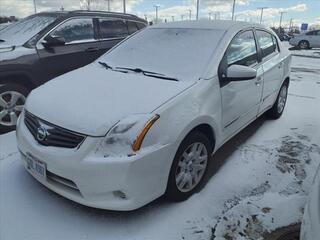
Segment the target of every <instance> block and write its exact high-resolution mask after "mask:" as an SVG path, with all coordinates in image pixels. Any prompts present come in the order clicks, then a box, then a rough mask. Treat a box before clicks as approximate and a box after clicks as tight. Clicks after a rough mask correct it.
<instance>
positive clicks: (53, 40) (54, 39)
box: [42, 35, 66, 48]
mask: <svg viewBox="0 0 320 240" xmlns="http://www.w3.org/2000/svg"><path fill="white" fill-rule="evenodd" d="M65 44H66V40H65V39H64V37H59V36H51V35H48V36H46V37H45V38H44V41H43V42H42V45H43V46H44V47H46V48H50V47H56V46H64V45H65Z"/></svg>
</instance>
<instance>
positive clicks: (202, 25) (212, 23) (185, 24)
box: [152, 20, 265, 30]
mask: <svg viewBox="0 0 320 240" xmlns="http://www.w3.org/2000/svg"><path fill="white" fill-rule="evenodd" d="M246 27H263V28H265V27H264V26H263V25H260V24H255V23H248V22H242V21H232V20H199V21H197V20H193V21H179V22H169V23H160V24H157V25H153V26H152V28H194V29H217V30H228V29H230V28H239V29H240V28H246Z"/></svg>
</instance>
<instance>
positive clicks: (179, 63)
mask: <svg viewBox="0 0 320 240" xmlns="http://www.w3.org/2000/svg"><path fill="white" fill-rule="evenodd" d="M222 35H223V31H222V30H213V29H188V28H149V29H145V30H143V31H141V32H140V33H138V34H136V35H134V36H132V37H131V38H129V39H128V40H126V41H125V42H124V43H122V44H120V45H119V46H118V47H116V48H114V49H113V50H112V51H110V52H109V53H107V54H105V55H104V56H102V57H101V58H100V59H99V60H98V61H103V62H106V63H108V64H109V65H110V66H112V67H113V68H124V67H125V68H132V69H136V68H138V69H143V70H144V71H152V72H156V73H159V74H163V75H165V76H167V77H171V78H177V79H179V81H180V80H182V81H188V80H196V79H198V78H199V77H200V76H201V73H202V72H203V70H204V68H205V67H206V65H207V63H208V61H209V60H210V57H211V56H212V54H213V51H214V49H215V48H216V46H217V45H218V43H219V40H220V39H221V37H222Z"/></svg>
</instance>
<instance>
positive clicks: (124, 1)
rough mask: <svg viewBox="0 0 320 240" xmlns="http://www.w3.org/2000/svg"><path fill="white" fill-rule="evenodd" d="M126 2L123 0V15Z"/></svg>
mask: <svg viewBox="0 0 320 240" xmlns="http://www.w3.org/2000/svg"><path fill="white" fill-rule="evenodd" d="M126 12H127V10H126V0H123V13H126Z"/></svg>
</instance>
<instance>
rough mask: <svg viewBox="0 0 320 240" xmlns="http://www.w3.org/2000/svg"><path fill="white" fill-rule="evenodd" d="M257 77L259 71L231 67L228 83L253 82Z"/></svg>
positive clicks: (238, 66)
mask: <svg viewBox="0 0 320 240" xmlns="http://www.w3.org/2000/svg"><path fill="white" fill-rule="evenodd" d="M256 77H257V71H256V70H255V69H253V68H251V67H246V66H242V65H231V66H230V67H228V69H227V77H226V79H227V80H228V81H245V80H251V79H254V78H256Z"/></svg>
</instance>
